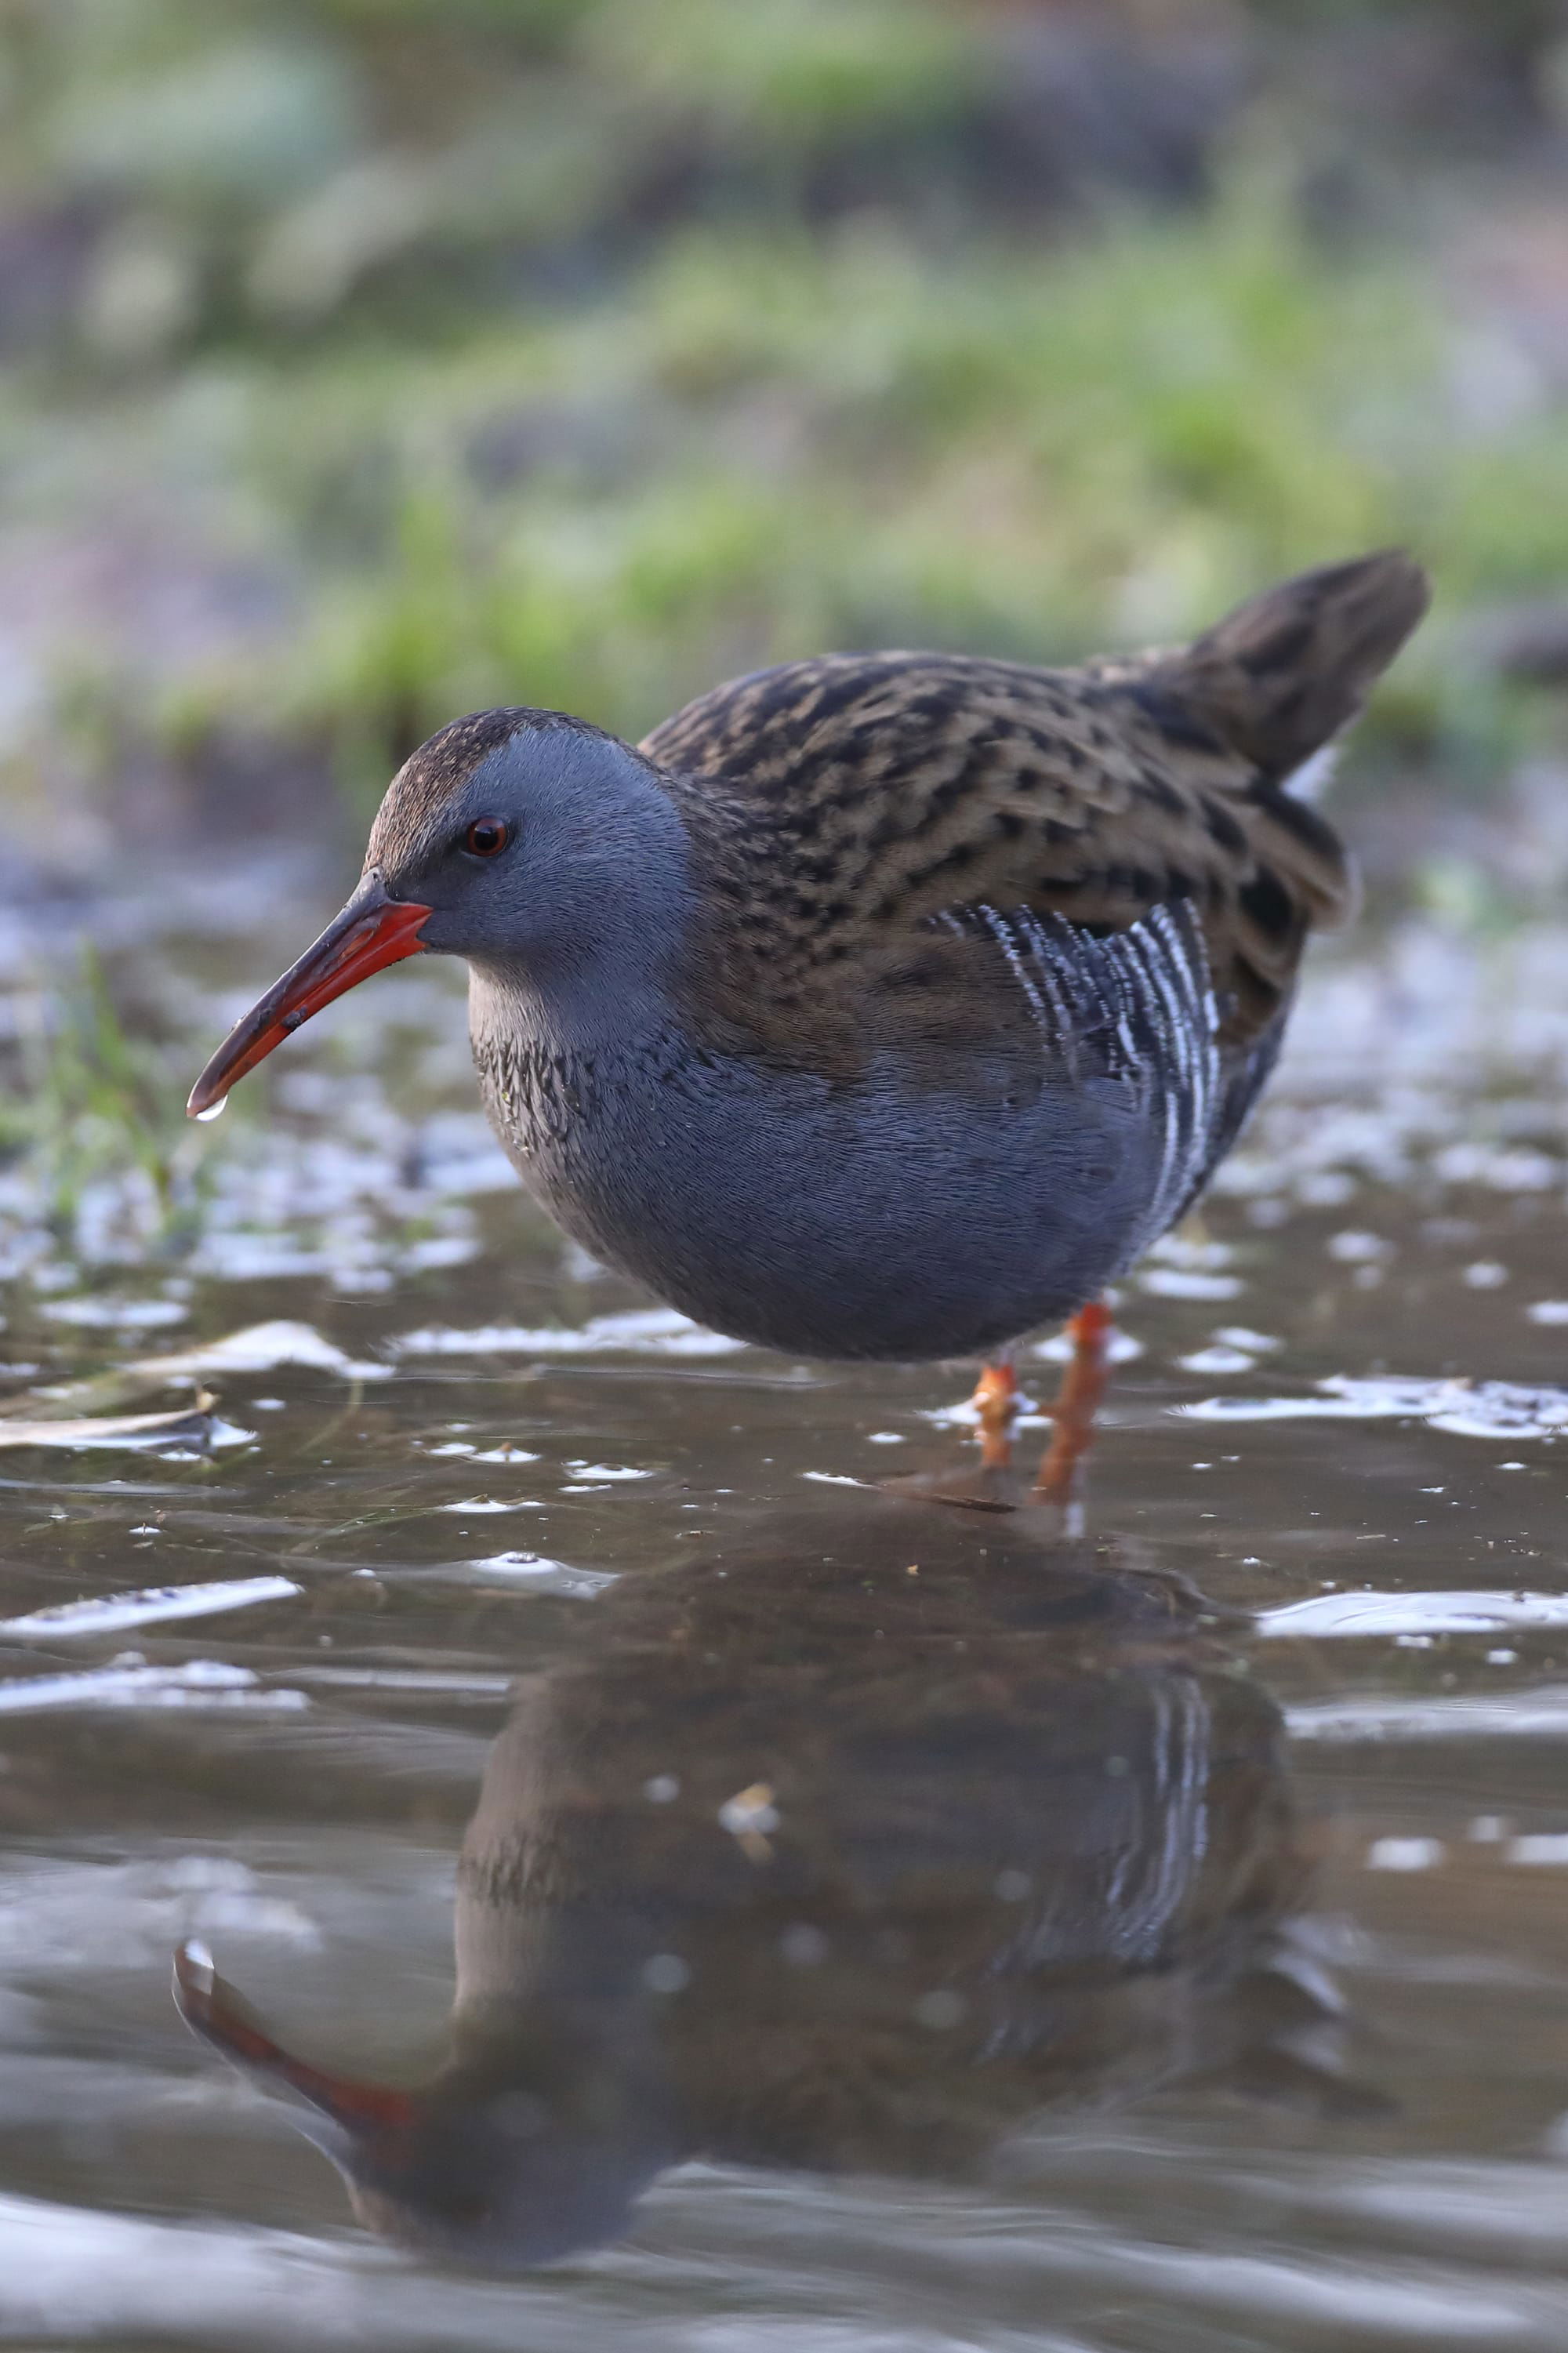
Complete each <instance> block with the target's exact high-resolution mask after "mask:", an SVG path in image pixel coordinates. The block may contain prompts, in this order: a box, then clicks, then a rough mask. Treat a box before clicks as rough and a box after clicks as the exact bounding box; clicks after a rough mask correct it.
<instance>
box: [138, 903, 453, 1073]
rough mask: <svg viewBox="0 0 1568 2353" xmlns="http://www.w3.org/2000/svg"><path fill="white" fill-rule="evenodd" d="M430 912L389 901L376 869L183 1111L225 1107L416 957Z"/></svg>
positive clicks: (230, 1042) (222, 1051) (223, 1052)
mask: <svg viewBox="0 0 1568 2353" xmlns="http://www.w3.org/2000/svg"><path fill="white" fill-rule="evenodd" d="M429 913H430V910H429V908H428V907H421V906H418V905H416V903H415V902H414V901H413V900H411V899H389V898H388V897H387V895H386V887H385V885H384V882H383V881H382V879H381V877H380V875H379V874H377V873H376V872H375V871H374V869H373V870H372V871H371V872H370V873H368V874H367V875H366V876H365V878H364V880H363V882H362V883H361V884H360V886H359V889H358V890H357V891H356V892H354V894H353V898H352V899H351V900H350V901H349V903H348V905H347V906H346V907H345V908H344V909H343V912H342V914H341V915H335V916H334V917H333V919H332V921H331V923H329V924H328V925H327V928H326V930H325V931H324V932H323V933H322V934H321V938H320V939H319V940H317V941H316V943H315V944H314V945H313V946H311V947H308V948H307V949H306V950H305V953H304V955H302V956H301V957H300V961H299V963H298V964H292V965H289V969H288V971H287V972H286V973H285V974H284V975H283V977H282V979H281V980H275V981H274V982H273V984H272V986H271V987H270V988H269V989H268V992H267V994H266V996H265V997H260V998H259V999H258V1001H257V1003H256V1004H255V1005H253V1006H252V1007H251V1008H250V1010H249V1012H248V1013H247V1015H246V1017H245V1018H244V1020H243V1021H241V1022H240V1023H239V1024H238V1026H237V1028H236V1029H231V1030H230V1032H229V1034H228V1036H227V1037H226V1039H224V1041H223V1044H222V1045H221V1046H220V1047H219V1048H218V1050H217V1052H216V1054H215V1055H214V1056H213V1058H212V1060H211V1061H210V1062H209V1063H208V1064H207V1066H206V1069H205V1071H203V1072H202V1074H201V1077H200V1078H199V1079H198V1080H197V1081H196V1083H195V1086H194V1087H193V1088H192V1089H191V1097H190V1101H189V1102H188V1103H186V1105H185V1109H186V1110H187V1111H188V1112H189V1113H190V1114H191V1117H192V1118H193V1119H199V1118H200V1116H201V1114H202V1113H203V1112H206V1111H211V1110H212V1108H213V1106H214V1105H215V1104H216V1103H222V1101H223V1099H224V1097H225V1095H226V1094H227V1092H228V1091H229V1089H230V1087H232V1086H233V1084H234V1082H235V1081H236V1080H237V1079H242V1078H243V1077H244V1076H245V1073H246V1072H247V1071H253V1070H254V1069H255V1068H256V1065H257V1063H258V1062H260V1061H265V1060H266V1058H267V1056H268V1054H270V1052H271V1051H272V1049H273V1048H274V1046H280V1045H281V1044H282V1043H283V1040H284V1039H285V1038H289V1037H292V1036H293V1034H294V1031H295V1030H296V1029H299V1027H300V1023H301V1022H303V1021H308V1020H309V1019H310V1016H311V1014H312V1013H319V1012H320V1011H321V1008H322V1006H323V1005H330V1004H331V1001H332V999H333V997H341V996H342V993H343V991H344V990H345V989H346V988H353V987H355V986H356V984H357V983H358V982H360V981H362V980H368V979H369V978H370V976H371V974H372V973H373V972H379V971H380V970H381V968H382V966H383V965H388V964H397V963H399V962H400V961H401V960H402V958H403V957H404V956H411V955H418V954H419V952H420V949H421V947H422V945H423V943H422V942H421V941H420V940H419V939H418V938H417V937H416V934H417V933H418V931H419V929H420V926H421V925H422V924H423V923H425V921H426V918H427V917H428V915H429Z"/></svg>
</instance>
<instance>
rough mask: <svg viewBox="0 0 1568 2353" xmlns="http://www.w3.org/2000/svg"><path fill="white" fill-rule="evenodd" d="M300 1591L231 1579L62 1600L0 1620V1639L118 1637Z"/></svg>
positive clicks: (262, 1580)
mask: <svg viewBox="0 0 1568 2353" xmlns="http://www.w3.org/2000/svg"><path fill="white" fill-rule="evenodd" d="M300 1590H301V1588H300V1587H299V1586H298V1585H296V1584H295V1582H294V1580H293V1578H292V1577H226V1578H222V1579H220V1580H219V1581H217V1582H216V1583H212V1584H205V1585H149V1586H144V1587H143V1588H142V1590H141V1591H140V1592H138V1593H106V1594H103V1595H101V1596H100V1598H98V1599H94V1600H84V1601H62V1602H60V1603H59V1604H58V1606H57V1607H55V1608H53V1609H32V1610H29V1611H28V1612H27V1614H26V1617H25V1618H0V1634H9V1635H12V1636H13V1637H15V1638H16V1640H17V1641H56V1640H58V1639H62V1638H65V1637H68V1636H74V1635H82V1634H118V1633H121V1632H123V1631H124V1630H125V1629H126V1628H127V1627H128V1626H152V1625H156V1624H159V1623H161V1622H166V1621H168V1620H171V1619H176V1618H206V1617H212V1616H214V1615H216V1613H217V1612H218V1611H219V1610H222V1609H250V1608H252V1607H253V1606H254V1605H255V1604H256V1603H257V1602H258V1601H282V1600H286V1599H289V1597H290V1596H291V1595H293V1594H296V1593H298V1592H300Z"/></svg>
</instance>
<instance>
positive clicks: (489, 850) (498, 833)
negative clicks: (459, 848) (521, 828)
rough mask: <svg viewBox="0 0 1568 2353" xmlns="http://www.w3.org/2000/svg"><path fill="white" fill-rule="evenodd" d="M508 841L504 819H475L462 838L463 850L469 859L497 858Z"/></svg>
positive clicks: (508, 827)
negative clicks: (466, 852)
mask: <svg viewBox="0 0 1568 2353" xmlns="http://www.w3.org/2000/svg"><path fill="white" fill-rule="evenodd" d="M510 839H511V828H510V826H509V825H508V824H507V822H506V820H505V818H499V817H477V818H475V819H474V821H473V823H472V825H471V826H470V827H469V828H468V831H467V833H466V834H465V835H464V836H463V848H464V849H466V850H467V851H468V855H469V857H470V858H499V857H500V854H501V851H502V850H503V849H505V848H506V846H507V843H508V842H509V841H510Z"/></svg>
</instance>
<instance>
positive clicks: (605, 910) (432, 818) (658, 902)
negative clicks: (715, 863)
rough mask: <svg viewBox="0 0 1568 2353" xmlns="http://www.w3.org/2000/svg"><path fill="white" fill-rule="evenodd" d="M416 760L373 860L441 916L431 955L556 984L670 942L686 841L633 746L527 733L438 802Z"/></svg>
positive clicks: (435, 918) (430, 939) (394, 887)
mask: <svg viewBox="0 0 1568 2353" xmlns="http://www.w3.org/2000/svg"><path fill="white" fill-rule="evenodd" d="M419 758H420V755H419V754H416V757H415V760H414V761H411V762H410V763H409V765H408V767H407V768H406V769H405V771H404V772H403V774H402V775H401V776H398V777H397V778H396V779H395V781H394V783H393V784H392V786H391V787H390V789H389V790H388V792H387V796H386V798H385V800H384V802H383V804H382V807H381V810H380V812H379V814H378V816H377V818H376V820H375V824H374V828H373V829H372V832H371V838H370V845H369V849H368V850H367V852H366V859H365V864H366V868H367V871H368V870H372V869H374V870H375V871H379V873H380V875H381V877H382V880H383V881H384V884H385V886H386V889H387V890H388V892H390V893H391V894H392V896H393V897H394V898H395V899H401V900H413V901H417V902H420V903H421V904H423V905H425V906H427V907H428V908H429V909H430V911H431V912H430V915H429V918H428V920H427V921H426V923H425V924H424V925H423V927H422V929H421V932H420V945H421V946H422V947H425V948H427V949H434V950H435V951H436V952H437V954H443V955H460V956H465V957H467V958H468V960H469V962H470V963H473V964H476V965H480V966H482V967H483V966H489V967H496V968H500V970H501V971H503V972H505V973H507V974H509V976H515V977H517V978H519V979H521V980H523V981H525V982H526V983H527V984H529V985H531V986H532V987H550V986H552V984H556V983H561V982H564V981H567V980H571V979H577V978H581V977H583V976H585V975H590V974H592V973H594V972H595V971H601V972H605V973H606V974H607V973H608V971H609V969H610V968H612V967H613V968H615V969H616V970H619V969H621V968H622V967H624V966H625V965H626V959H627V956H628V955H629V954H632V953H633V952H634V951H636V952H640V953H642V954H644V955H646V954H647V950H648V944H649V943H650V941H657V940H658V939H659V938H661V937H667V936H668V931H669V927H670V924H671V922H672V920H673V918H674V917H675V916H676V915H677V914H678V913H679V906H680V903H681V901H682V899H683V896H684V870H685V860H684V837H683V834H682V829H681V826H680V820H679V818H678V816H677V814H676V812H675V809H674V808H673V807H672V806H671V804H670V801H669V799H668V796H667V795H666V793H665V791H664V788H663V786H661V785H660V783H659V780H658V776H657V775H656V773H655V772H654V771H653V770H652V769H650V768H649V767H648V766H647V764H646V763H645V762H644V761H643V760H641V759H640V758H639V757H638V755H637V754H636V753H635V752H634V751H632V750H631V748H630V746H629V745H627V744H621V743H617V742H616V740H615V739H614V738H613V737H610V736H605V735H601V734H598V733H595V732H594V731H592V730H590V729H587V728H577V727H573V726H570V725H565V724H547V725H533V726H531V725H527V724H524V725H521V726H519V727H518V728H516V729H515V730H514V731H513V732H512V733H510V735H509V736H508V737H507V738H506V739H505V740H504V741H503V742H501V743H500V744H498V745H497V746H496V747H495V748H494V749H493V750H491V751H489V752H488V753H487V754H485V755H484V756H483V757H482V758H481V759H479V761H478V763H477V764H476V765H474V766H473V767H472V768H471V769H470V770H469V772H468V775H467V776H464V777H463V778H462V779H461V780H460V781H459V782H458V783H456V784H455V786H452V787H450V788H449V789H447V790H444V791H442V792H441V793H440V794H439V796H438V797H437V796H436V795H434V794H432V793H431V791H430V789H429V786H428V783H427V781H426V777H425V776H422V775H421V774H420V773H419V770H418V765H417V764H418V761H419Z"/></svg>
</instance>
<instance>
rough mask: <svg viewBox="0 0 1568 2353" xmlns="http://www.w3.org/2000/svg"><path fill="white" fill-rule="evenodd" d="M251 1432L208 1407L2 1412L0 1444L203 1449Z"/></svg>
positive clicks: (234, 1442)
mask: <svg viewBox="0 0 1568 2353" xmlns="http://www.w3.org/2000/svg"><path fill="white" fill-rule="evenodd" d="M252 1434H253V1433H252V1432H251V1431H250V1430H237V1429H236V1428H235V1427H234V1425H233V1424H232V1423H230V1422H226V1421H220V1420H219V1419H217V1417H216V1415H215V1414H213V1413H211V1412H209V1411H208V1409H207V1408H206V1406H205V1405H195V1406H182V1407H179V1408H177V1409H175V1410H174V1411H173V1412H170V1413H120V1414H89V1415H87V1416H84V1417H83V1418H82V1419H79V1420H74V1421H27V1420H24V1419H22V1418H21V1416H19V1415H16V1416H11V1415H4V1414H0V1447H6V1446H13V1447H15V1446H64V1447H71V1448H77V1449H80V1448H85V1447H95V1446H100V1447H102V1446H115V1447H119V1446H150V1447H163V1446H184V1447H195V1448H199V1449H201V1450H203V1451H205V1450H206V1449H207V1448H209V1447H214V1446H240V1445H247V1444H248V1443H249V1442H250V1440H251V1437H252Z"/></svg>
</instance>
